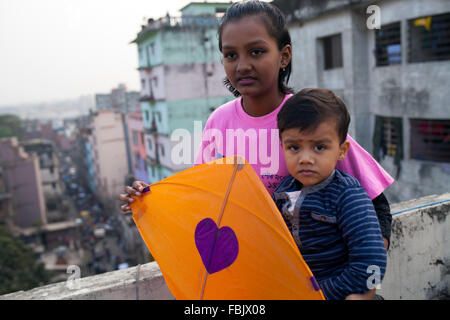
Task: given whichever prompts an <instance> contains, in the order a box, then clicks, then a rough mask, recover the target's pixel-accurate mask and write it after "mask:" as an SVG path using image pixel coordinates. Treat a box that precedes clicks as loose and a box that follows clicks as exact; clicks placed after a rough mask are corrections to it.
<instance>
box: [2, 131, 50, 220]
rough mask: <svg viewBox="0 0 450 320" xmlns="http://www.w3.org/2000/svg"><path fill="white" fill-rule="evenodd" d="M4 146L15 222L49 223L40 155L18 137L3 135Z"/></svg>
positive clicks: (4, 167) (4, 165) (5, 174)
mask: <svg viewBox="0 0 450 320" xmlns="http://www.w3.org/2000/svg"><path fill="white" fill-rule="evenodd" d="M0 150H1V152H0V167H1V168H2V178H3V183H4V185H5V187H6V188H5V189H6V190H5V191H6V192H5V193H7V194H9V199H10V204H9V205H10V210H12V212H13V213H14V215H13V222H14V225H16V226H18V227H20V228H27V227H32V226H36V225H45V224H47V209H46V206H45V200H44V192H43V188H42V180H41V175H40V172H39V158H38V157H37V156H36V155H34V154H27V153H26V152H25V151H24V150H23V147H21V146H20V144H19V141H18V140H17V138H16V137H12V138H1V139H0Z"/></svg>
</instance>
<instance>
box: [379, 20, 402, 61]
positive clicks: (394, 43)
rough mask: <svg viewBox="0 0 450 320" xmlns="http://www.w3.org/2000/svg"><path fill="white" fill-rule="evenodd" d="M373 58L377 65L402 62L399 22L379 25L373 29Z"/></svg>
mask: <svg viewBox="0 0 450 320" xmlns="http://www.w3.org/2000/svg"><path fill="white" fill-rule="evenodd" d="M375 58H376V62H377V67H378V66H387V65H392V64H400V63H401V62H402V47H401V34H400V22H396V23H391V24H388V25H385V26H381V29H379V30H376V31H375Z"/></svg>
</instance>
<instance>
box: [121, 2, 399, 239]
mask: <svg viewBox="0 0 450 320" xmlns="http://www.w3.org/2000/svg"><path fill="white" fill-rule="evenodd" d="M218 40H219V49H220V51H221V53H222V59H223V66H224V70H225V73H226V80H225V84H226V86H227V87H228V89H229V90H230V91H231V92H232V93H233V94H234V95H235V96H236V97H237V98H236V99H235V100H232V101H230V102H228V103H226V104H224V105H222V106H220V107H218V108H217V109H216V110H215V111H214V112H213V113H212V114H211V116H210V117H209V119H208V121H207V122H206V125H205V128H204V133H203V137H202V144H201V146H200V149H199V151H198V154H197V157H196V161H195V164H200V163H205V162H209V161H211V160H215V159H217V158H220V157H226V156H232V155H241V156H243V157H244V158H246V159H247V161H248V162H249V163H250V164H251V165H252V167H253V168H254V169H255V171H256V173H257V174H258V175H259V176H260V178H261V181H262V182H263V183H264V185H265V186H266V188H267V190H268V192H269V193H270V194H273V191H274V190H275V188H276V187H277V186H278V184H279V183H280V182H281V180H282V179H283V178H284V177H286V176H287V175H288V174H289V173H288V170H287V168H286V165H285V161H284V155H283V150H282V149H281V146H280V143H279V138H278V129H277V114H278V112H279V111H280V109H281V107H282V106H283V104H284V103H285V101H286V100H287V99H289V98H290V97H291V96H292V89H290V88H289V87H288V86H287V82H288V80H289V77H290V74H291V70H292V61H291V55H292V47H291V38H290V35H289V32H288V30H287V27H286V23H285V18H284V16H283V14H282V12H281V11H280V10H279V9H278V8H277V7H275V6H273V5H271V4H270V3H267V2H262V1H261V2H260V1H245V2H236V3H233V4H232V5H231V6H230V7H229V8H228V10H227V12H226V13H225V15H224V16H223V18H222V20H221V23H220V26H219V32H218ZM229 132H232V133H234V134H235V135H228V133H229ZM347 139H348V141H349V142H350V145H351V148H350V150H349V153H348V155H347V157H346V159H344V160H343V161H342V162H340V163H339V164H338V167H339V169H341V170H343V171H345V172H347V173H349V174H351V175H353V176H354V177H355V178H356V179H358V180H359V181H360V183H361V185H362V186H363V187H364V188H365V190H366V192H367V193H368V194H369V196H370V197H371V199H373V203H374V205H375V207H376V208H377V215H378V218H379V220H380V224H381V226H382V231H383V236H384V238H385V241H386V247H387V246H388V243H389V237H390V229H391V219H392V217H391V214H390V208H389V204H388V202H387V200H386V198H385V197H384V195H383V191H384V189H386V188H387V187H388V186H389V185H391V184H392V182H393V181H394V180H393V179H392V177H391V176H390V175H389V174H388V173H386V171H385V170H383V168H382V167H381V166H380V165H379V164H378V163H377V162H376V161H375V160H374V159H373V158H372V157H371V156H370V154H369V153H367V152H366V151H365V150H364V149H363V148H362V147H361V146H360V145H359V144H358V143H357V142H356V141H354V140H353V139H352V138H351V137H350V136H348V137H347ZM145 187H147V185H146V184H145V183H144V182H142V181H135V182H134V183H133V185H132V186H127V187H126V188H125V193H124V194H121V195H120V196H119V199H120V200H121V201H124V202H126V204H124V205H123V206H122V207H121V208H122V210H123V211H124V212H127V211H129V210H130V207H129V204H130V203H132V202H133V201H134V200H133V198H132V197H131V195H136V196H140V195H141V194H142V193H141V192H142V190H144V188H145Z"/></svg>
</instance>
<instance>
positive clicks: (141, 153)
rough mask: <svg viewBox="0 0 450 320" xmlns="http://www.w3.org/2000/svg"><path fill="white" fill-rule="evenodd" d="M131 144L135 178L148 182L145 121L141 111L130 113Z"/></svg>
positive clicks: (128, 117)
mask: <svg viewBox="0 0 450 320" xmlns="http://www.w3.org/2000/svg"><path fill="white" fill-rule="evenodd" d="M127 120H128V129H129V145H130V150H131V162H132V170H133V175H134V179H136V180H141V181H145V182H148V173H147V166H146V162H145V159H146V158H147V153H146V150H145V136H144V133H145V132H144V123H143V122H142V113H141V112H140V111H138V112H134V113H128V115H127Z"/></svg>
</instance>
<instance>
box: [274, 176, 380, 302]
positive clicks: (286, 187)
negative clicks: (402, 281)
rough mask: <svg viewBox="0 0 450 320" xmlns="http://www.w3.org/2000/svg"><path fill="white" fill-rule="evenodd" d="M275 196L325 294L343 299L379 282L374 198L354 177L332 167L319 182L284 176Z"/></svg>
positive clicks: (378, 240) (329, 297)
mask: <svg viewBox="0 0 450 320" xmlns="http://www.w3.org/2000/svg"><path fill="white" fill-rule="evenodd" d="M298 191H300V192H298ZM273 199H274V201H275V203H276V205H277V207H278V209H279V210H280V212H281V213H282V215H283V218H284V220H285V221H286V224H287V226H288V228H289V230H290V231H291V233H292V236H293V238H294V240H295V241H296V243H297V245H298V247H299V250H300V252H301V254H302V257H303V259H304V260H305V262H306V263H307V264H308V266H309V268H310V269H311V271H312V273H313V274H314V276H315V278H316V279H317V281H318V283H319V286H320V288H321V289H322V292H323V293H324V295H325V298H327V299H333V300H335V299H345V298H346V297H347V296H348V295H349V294H351V293H363V292H366V291H368V290H369V289H370V288H373V287H374V286H375V285H376V284H378V283H380V282H381V280H382V279H383V277H384V273H385V269H386V250H385V248H384V243H383V239H382V236H381V231H380V226H379V223H378V219H377V216H376V213H375V210H374V207H373V204H372V201H371V200H370V198H369V196H368V195H367V193H366V192H365V191H364V189H363V187H361V185H360V184H359V182H358V180H356V179H355V178H354V177H352V176H350V175H349V174H347V173H345V172H343V171H340V170H338V169H335V170H334V171H333V173H332V174H331V175H330V177H328V178H327V179H326V180H325V181H323V182H321V183H320V184H318V185H315V186H312V187H304V188H302V185H301V183H299V182H298V181H296V180H295V179H294V178H293V177H292V176H288V177H287V178H285V179H284V180H283V181H282V182H281V184H280V185H279V186H278V187H277V188H276V190H275V191H274V194H273ZM377 281H378V282H377Z"/></svg>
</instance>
